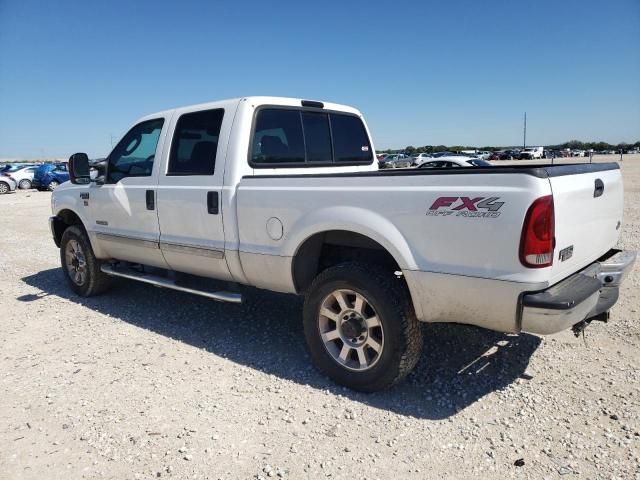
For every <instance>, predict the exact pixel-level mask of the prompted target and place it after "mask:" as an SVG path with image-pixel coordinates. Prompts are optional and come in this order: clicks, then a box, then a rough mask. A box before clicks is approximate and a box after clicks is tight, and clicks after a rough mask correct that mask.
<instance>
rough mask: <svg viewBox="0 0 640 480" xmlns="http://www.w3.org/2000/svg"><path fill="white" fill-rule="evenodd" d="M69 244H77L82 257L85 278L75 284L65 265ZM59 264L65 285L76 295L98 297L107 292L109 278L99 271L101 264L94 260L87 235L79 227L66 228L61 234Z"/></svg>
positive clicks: (109, 282)
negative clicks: (65, 281)
mask: <svg viewBox="0 0 640 480" xmlns="http://www.w3.org/2000/svg"><path fill="white" fill-rule="evenodd" d="M70 242H77V244H78V245H79V246H80V249H81V252H82V254H83V257H84V270H83V272H84V273H85V274H86V276H85V278H84V281H82V282H77V281H76V280H74V278H72V274H71V272H70V270H69V267H68V265H67V255H68V252H67V246H68V245H69V243H70ZM60 263H61V265H62V271H63V273H64V277H65V278H66V280H67V283H68V284H69V286H70V287H71V289H72V290H73V291H74V292H75V293H77V294H78V295H81V296H83V297H91V296H93V295H98V294H100V293H102V292H104V291H105V290H107V289H108V288H109V286H110V285H111V277H109V275H107V274H105V273H103V272H102V271H101V270H100V266H101V264H102V262H101V261H100V260H98V259H97V258H96V256H95V254H94V253H93V249H92V248H91V243H90V242H89V238H88V237H87V233H86V232H85V231H84V229H83V228H82V227H80V226H77V225H72V226H70V227H67V229H66V230H65V231H64V233H63V234H62V240H61V241H60Z"/></svg>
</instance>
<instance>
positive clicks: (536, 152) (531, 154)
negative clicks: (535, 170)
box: [519, 147, 544, 160]
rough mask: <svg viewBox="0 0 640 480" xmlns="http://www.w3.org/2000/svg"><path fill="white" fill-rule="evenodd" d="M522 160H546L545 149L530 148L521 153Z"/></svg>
mask: <svg viewBox="0 0 640 480" xmlns="http://www.w3.org/2000/svg"><path fill="white" fill-rule="evenodd" d="M519 158H520V160H536V159H539V158H544V147H528V148H525V149H524V150H522V151H521V152H520V157H519Z"/></svg>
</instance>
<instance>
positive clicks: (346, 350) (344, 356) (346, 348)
mask: <svg viewBox="0 0 640 480" xmlns="http://www.w3.org/2000/svg"><path fill="white" fill-rule="evenodd" d="M349 352H351V347H349V346H348V345H347V344H346V343H345V344H344V345H342V350H340V356H339V357H338V358H340V361H342V363H347V358H348V357H349Z"/></svg>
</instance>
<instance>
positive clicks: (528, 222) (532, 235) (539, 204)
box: [520, 195, 556, 268]
mask: <svg viewBox="0 0 640 480" xmlns="http://www.w3.org/2000/svg"><path fill="white" fill-rule="evenodd" d="M555 223H556V222H555V217H554V211H553V197H552V196H551V195H548V196H546V197H540V198H538V199H537V200H536V201H535V202H533V203H532V204H531V206H530V207H529V210H527V215H526V216H525V217H524V225H523V226H522V237H520V262H521V263H522V264H523V265H524V266H525V267H529V268H543V267H550V266H551V265H553V248H554V246H555V238H554V237H555Z"/></svg>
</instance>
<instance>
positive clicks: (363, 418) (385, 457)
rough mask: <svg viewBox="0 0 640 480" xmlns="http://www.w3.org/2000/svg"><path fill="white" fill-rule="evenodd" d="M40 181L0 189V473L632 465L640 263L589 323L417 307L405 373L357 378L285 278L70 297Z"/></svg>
mask: <svg viewBox="0 0 640 480" xmlns="http://www.w3.org/2000/svg"><path fill="white" fill-rule="evenodd" d="M622 169H623V175H624V177H625V189H626V208H625V226H624V229H623V232H622V238H621V241H620V244H621V246H623V247H625V248H633V249H640V155H636V156H626V157H625V160H624V162H623V163H622ZM49 200H50V194H49V193H40V192H35V191H29V192H23V191H21V192H18V193H15V194H10V195H3V196H0V211H1V212H2V226H1V227H0V268H1V273H2V275H0V292H1V295H0V312H2V317H1V318H2V328H1V329H0V341H1V345H2V350H1V354H0V478H1V479H23V478H24V479H30V478H34V479H36V478H37V479H42V478H47V479H49V478H51V479H53V478H65V479H75V478H113V479H129V478H132V479H133V478H176V479H184V478H195V479H200V478H211V479H217V478H224V479H227V478H229V479H234V478H265V479H267V478H290V479H298V478H308V479H317V478H344V479H361V478H368V479H374V478H380V479H387V478H505V477H509V478H511V477H514V478H555V477H559V476H563V475H567V477H566V478H573V477H581V478H625V479H626V478H640V448H639V445H640V374H639V373H638V361H639V360H640V326H639V325H638V322H639V316H640V315H639V313H638V311H639V310H640V297H639V296H638V286H639V283H640V275H639V273H638V271H639V268H640V267H638V266H636V268H635V270H634V271H633V272H632V274H631V275H630V277H629V278H628V279H627V281H626V284H625V285H624V287H623V289H622V292H621V298H620V301H619V303H618V304H617V305H616V306H615V308H614V310H613V312H612V318H611V321H610V322H609V323H608V324H602V323H595V324H592V325H591V326H590V327H589V328H588V329H587V331H586V336H585V338H584V339H583V338H575V337H574V336H573V335H572V334H571V333H570V332H564V333H561V334H558V335H555V336H551V337H545V338H541V337H537V336H533V335H528V334H523V335H520V336H514V335H503V334H498V333H495V332H489V331H484V330H481V329H478V328H474V327H466V326H457V325H425V327H424V335H425V348H424V353H423V356H422V359H421V361H420V363H419V365H418V366H417V368H416V369H415V371H414V372H413V373H412V374H411V375H410V376H409V377H408V379H407V381H405V382H404V383H402V384H401V385H398V386H397V387H395V388H393V389H391V390H388V391H385V392H381V393H376V394H360V393H354V392H352V391H349V390H347V389H344V388H341V387H337V386H336V385H334V384H332V383H331V382H329V381H328V380H327V379H325V378H324V377H323V376H322V375H320V374H319V373H318V372H317V371H316V370H315V369H314V368H313V367H312V366H311V363H310V359H309V356H308V355H307V353H306V351H305V348H304V340H303V335H302V325H301V302H300V300H299V299H298V298H296V297H292V296H288V295H280V294H272V293H269V292H263V291H258V290H254V289H244V294H245V297H246V299H247V301H246V303H245V304H243V305H241V306H234V305H230V304H219V303H215V302H212V301H209V300H206V299H203V298H200V297H195V296H191V295H187V294H181V293H178V292H173V291H168V290H161V289H157V288H154V287H152V286H148V285H142V284H137V283H135V282H130V281H126V280H121V281H118V282H117V283H116V284H115V286H114V288H113V289H112V290H111V291H110V292H109V293H108V294H106V295H103V296H100V297H95V298H90V299H84V298H79V297H76V296H74V295H73V294H72V293H71V292H70V290H69V289H68V288H67V286H66V284H65V282H64V278H63V276H62V271H61V269H60V268H59V257H58V250H57V249H56V248H55V245H54V244H53V242H52V240H51V238H50V234H49V231H48V225H47V217H48V215H49ZM519 459H523V464H522V465H521V463H522V462H517V461H518V460H519ZM516 464H517V465H521V466H517V465H516Z"/></svg>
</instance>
